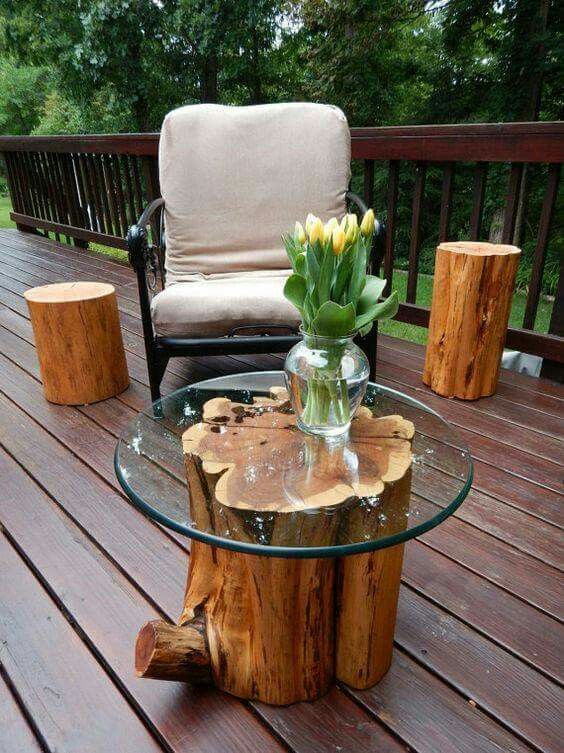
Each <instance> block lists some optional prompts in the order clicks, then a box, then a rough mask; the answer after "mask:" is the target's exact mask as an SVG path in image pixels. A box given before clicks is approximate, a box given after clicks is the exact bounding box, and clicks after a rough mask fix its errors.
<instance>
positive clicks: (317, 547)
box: [115, 372, 472, 704]
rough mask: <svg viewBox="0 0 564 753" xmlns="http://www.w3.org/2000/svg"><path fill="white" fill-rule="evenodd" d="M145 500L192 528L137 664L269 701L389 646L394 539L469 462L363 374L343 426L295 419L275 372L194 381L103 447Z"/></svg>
mask: <svg viewBox="0 0 564 753" xmlns="http://www.w3.org/2000/svg"><path fill="white" fill-rule="evenodd" d="M115 468H116V474H117V477H118V479H119V482H120V484H121V486H122V487H123V489H124V491H125V492H126V494H127V495H128V497H129V498H130V499H131V500H132V502H133V503H134V504H135V505H137V506H138V507H139V508H140V509H141V510H143V511H144V512H145V513H146V514H148V515H149V516H150V517H152V518H153V519H154V520H156V521H158V522H159V523H161V524H163V525H165V526H167V527H169V528H171V529H172V530H174V531H176V532H177V533H180V534H183V535H185V536H187V537H189V538H190V539H192V542H191V553H190V562H189V573H188V585H187V589H186V595H185V601H184V608H183V611H182V614H181V616H180V619H179V621H178V624H175V625H172V624H168V623H165V622H164V621H160V620H156V621H152V622H149V623H147V624H146V625H144V626H143V627H142V629H141V630H140V632H139V635H138V638H137V644H136V656H135V663H136V671H137V674H138V675H139V676H142V677H151V678H155V679H169V680H183V681H189V682H209V681H211V682H214V683H215V684H216V685H217V686H218V687H219V688H221V689H223V690H225V691H227V692H230V693H232V694H234V695H236V696H239V697H242V698H253V699H258V700H262V701H265V702H267V703H274V704H287V703H292V702H295V701H300V700H311V699H314V698H317V697H319V696H320V695H322V694H323V693H324V692H326V691H327V690H328V688H329V687H330V685H331V683H332V682H333V681H334V680H335V679H336V680H339V681H341V682H344V683H346V684H348V685H350V686H351V687H354V688H367V687H370V686H371V685H373V684H374V683H376V682H378V680H379V679H381V677H383V675H384V674H385V673H386V671H387V670H388V668H389V666H390V663H391V659H392V647H393V636H394V628H395V617H396V609H397V599H398V593H399V584H400V575H401V567H402V560H403V544H404V542H405V541H407V540H409V539H411V538H413V537H415V536H418V535H420V534H422V533H424V532H425V531H427V530H429V529H430V528H433V527H434V526H436V525H438V524H439V523H440V522H441V521H442V520H444V519H445V518H446V517H448V516H449V515H451V514H452V513H453V512H454V511H455V510H456V508H457V507H458V506H459V505H460V504H461V503H462V501H463V500H464V498H465V497H466V495H467V493H468V490H469V488H470V485H471V481H472V462H471V459H470V454H469V452H468V449H467V448H466V446H465V444H464V442H463V441H462V440H461V439H460V437H458V435H457V434H456V432H455V431H454V429H453V428H452V427H451V426H450V425H449V424H448V423H447V422H446V421H444V420H443V419H442V418H441V417H440V416H439V415H438V414H437V413H435V412H434V411H432V410H430V409H429V408H427V407H426V406H425V405H423V404H422V403H420V402H418V401H416V400H414V399H412V398H410V397H408V396H407V395H404V394H402V393H400V392H396V391H394V390H390V389H387V388H384V387H380V386H377V385H374V384H369V386H368V390H367V393H366V396H365V399H364V401H363V406H362V407H361V409H360V410H359V412H358V413H357V415H356V416H355V418H354V420H353V423H352V425H351V429H350V432H349V434H348V435H346V436H345V437H343V438H336V439H331V440H328V439H322V438H317V437H312V436H309V435H307V434H304V433H302V432H301V431H300V430H299V429H298V428H297V427H296V424H295V417H294V415H293V413H292V410H291V407H290V403H289V401H288V399H287V394H286V393H285V390H284V377H283V374H282V372H252V373H249V374H237V375H233V376H228V377H220V378H216V379H211V380H207V381H204V382H199V383H198V384H194V385H191V386H190V387H186V388H184V389H182V390H179V391H178V392H175V393H173V394H171V395H169V396H167V397H165V398H163V399H162V400H160V401H158V402H157V403H155V404H153V405H152V406H150V407H148V409H147V410H146V411H144V412H142V413H140V414H138V416H137V417H136V419H135V420H134V421H133V422H132V423H131V424H130V426H128V427H127V428H126V430H125V431H124V433H123V434H122V436H121V438H120V440H119V442H118V445H117V448H116V455H115Z"/></svg>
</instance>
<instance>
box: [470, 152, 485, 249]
mask: <svg viewBox="0 0 564 753" xmlns="http://www.w3.org/2000/svg"><path fill="white" fill-rule="evenodd" d="M487 178H488V163H487V162H478V164H477V165H476V167H475V168H474V187H473V189H472V216H471V218H470V240H472V241H477V240H479V239H480V233H481V232H482V217H483V214H484V198H485V196H486V183H487Z"/></svg>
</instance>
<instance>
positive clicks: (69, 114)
mask: <svg viewBox="0 0 564 753" xmlns="http://www.w3.org/2000/svg"><path fill="white" fill-rule="evenodd" d="M563 26H564V4H562V3H560V4H558V3H556V2H554V1H552V2H545V1H544V0H542V1H541V0H504V1H503V2H498V1H497V0H448V2H431V3H429V2H421V0H378V2H373V1H370V0H282V1H279V2H276V0H162V1H161V0H159V1H156V0H88V2H86V0H2V2H1V3H0V132H2V133H14V134H26V133H38V134H49V133H75V132H92V133H102V132H119V131H122V132H127V131H130V132H131V131H138V130H139V131H145V130H157V129H158V128H159V127H160V124H161V122H162V119H163V117H164V115H165V114H166V112H167V111H169V110H170V109H172V108H174V107H177V106H180V105H183V104H189V103H195V102H200V101H217V102H222V103H226V104H239V105H246V104H252V103H260V102H275V101H288V100H311V101H320V102H331V103H334V104H336V105H337V106H339V107H341V108H342V109H343V110H344V112H345V113H346V115H347V118H348V120H349V122H350V124H351V125H353V126H378V125H401V124H419V123H456V122H497V121H508V120H534V119H536V118H540V119H544V120H547V119H558V118H561V117H562V112H563V110H564V107H563V104H564V102H563V99H562V92H563V91H564V87H562V79H563V76H562V73H563V66H562V60H563V58H564V36H563V35H562V34H561V33H559V32H560V30H561V28H562V27H563ZM360 167H361V166H359V165H356V166H354V173H353V187H354V188H355V189H357V190H361V189H362V176H361V172H360ZM506 182H507V169H506V167H505V166H503V165H498V166H492V168H491V169H490V173H489V178H488V191H487V195H486V202H485V210H484V218H483V226H482V231H481V237H482V238H487V237H488V236H490V235H492V236H495V230H496V226H498V225H499V223H500V207H501V206H502V205H503V202H504V192H505V186H506ZM525 184H526V198H527V207H528V210H527V213H526V216H527V218H528V220H527V223H526V224H523V225H522V227H520V229H519V245H520V246H521V247H522V249H523V255H522V258H521V262H520V268H519V271H518V275H517V285H518V286H519V287H520V288H521V289H524V288H526V286H527V284H528V281H529V279H530V267H531V260H532V256H533V253H534V244H535V237H536V232H537V229H538V221H539V217H540V207H541V204H542V200H543V191H544V186H545V185H546V168H545V167H538V168H537V167H534V168H528V170H527V175H526V181H525ZM441 185H442V171H441V168H440V167H430V168H429V170H428V173H427V180H426V187H425V196H424V211H423V218H422V225H421V239H422V240H421V248H420V259H421V270H422V271H423V272H426V273H432V271H433V261H434V249H435V246H436V243H437V241H438V238H437V228H438V207H439V205H440V197H441ZM472 186H473V172H472V167H471V166H467V165H457V173H456V178H455V193H454V195H455V202H454V206H453V211H452V217H451V233H450V235H451V237H452V238H453V239H457V238H458V239H463V238H468V237H469V234H470V225H469V222H470V216H471V203H472ZM412 191H413V165H404V166H403V167H402V170H401V173H400V190H399V203H398V209H397V212H398V232H397V234H396V259H397V264H398V266H399V267H402V266H403V267H405V266H406V265H407V259H408V253H409V242H410V224H411V197H412ZM386 192H387V165H378V166H377V168H376V175H375V202H374V204H375V206H376V209H377V210H378V214H379V216H381V218H382V219H383V220H386V217H385V211H384V208H385V207H386ZM563 220H564V208H563V197H562V191H560V203H559V205H558V208H557V212H556V217H555V220H554V226H555V227H562V221H563ZM562 253H564V238H563V236H562V233H560V234H559V235H557V234H556V233H553V240H552V241H551V243H550V245H549V250H548V258H547V261H546V266H545V273H544V278H543V290H544V291H545V292H554V288H555V281H556V280H557V276H558V261H559V256H560V254H562Z"/></svg>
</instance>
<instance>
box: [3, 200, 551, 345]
mask: <svg viewBox="0 0 564 753" xmlns="http://www.w3.org/2000/svg"><path fill="white" fill-rule="evenodd" d="M10 210H11V205H10V199H9V197H7V196H2V197H0V227H15V226H14V223H13V222H12V221H11V220H10ZM90 248H91V249H92V250H93V251H97V252H98V253H102V254H104V255H106V256H111V257H112V259H115V260H116V261H121V262H124V263H127V254H126V252H125V251H122V250H121V249H116V248H109V247H108V246H102V245H100V244H98V243H91V244H90ZM394 287H395V288H396V289H397V291H398V294H399V297H400V300H401V301H405V296H406V289H407V272H404V271H402V270H396V271H395V272H394ZM432 292H433V278H432V277H431V276H430V275H419V282H418V286H417V303H418V304H419V305H420V306H430V305H431V296H432ZM525 302H526V294H525V293H523V292H520V291H517V292H516V293H515V294H514V296H513V304H512V306H511V316H510V320H509V322H510V324H511V326H512V327H520V326H521V325H522V323H523V314H524V313H525ZM552 306H553V303H552V301H549V300H547V299H546V298H541V300H540V302H539V307H538V311H537V320H536V322H535V329H536V330H537V331H538V332H548V324H549V321H550V314H551V312H552ZM379 331H380V332H383V333H384V334H386V335H392V336H393V337H400V338H402V339H404V340H411V341H412V342H417V343H425V342H426V341H427V330H426V329H425V328H424V327H416V326H415V325H414V324H404V323H403V322H394V321H386V322H382V323H381V324H380V325H379Z"/></svg>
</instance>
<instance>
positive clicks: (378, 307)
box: [356, 290, 399, 330]
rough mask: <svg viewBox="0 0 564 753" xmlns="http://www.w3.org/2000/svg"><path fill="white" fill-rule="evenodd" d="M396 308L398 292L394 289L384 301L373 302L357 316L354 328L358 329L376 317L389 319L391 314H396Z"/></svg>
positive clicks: (397, 305) (397, 306)
mask: <svg viewBox="0 0 564 753" xmlns="http://www.w3.org/2000/svg"><path fill="white" fill-rule="evenodd" d="M398 308H399V300H398V294H397V291H395V290H394V292H393V293H392V295H391V296H389V298H386V300H385V301H381V302H380V303H375V304H373V305H372V306H370V307H369V308H368V309H367V310H366V311H365V312H364V313H363V314H361V315H360V316H357V317H356V328H357V329H359V330H360V329H362V328H363V327H365V326H366V325H367V324H370V323H371V322H373V321H375V320H376V319H391V317H392V316H395V315H396V313H397V310H398Z"/></svg>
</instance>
